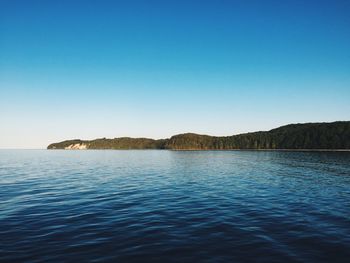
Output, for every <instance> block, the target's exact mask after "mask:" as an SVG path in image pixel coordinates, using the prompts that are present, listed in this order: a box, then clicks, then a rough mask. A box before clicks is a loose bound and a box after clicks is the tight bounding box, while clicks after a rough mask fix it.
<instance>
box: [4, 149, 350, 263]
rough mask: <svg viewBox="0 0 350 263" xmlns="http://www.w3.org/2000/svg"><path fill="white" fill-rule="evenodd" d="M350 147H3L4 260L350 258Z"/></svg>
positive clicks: (307, 260)
mask: <svg viewBox="0 0 350 263" xmlns="http://www.w3.org/2000/svg"><path fill="white" fill-rule="evenodd" d="M349 258H350V153H346V152H338V153H336V152H328V153H327V152H268V151H203V152H198V151H187V152H181V151H161V150H153V151H152V150H149V151H59V150H57V151H53V150H51V151H47V150H1V151H0V261H1V262H349V260H350V259H349Z"/></svg>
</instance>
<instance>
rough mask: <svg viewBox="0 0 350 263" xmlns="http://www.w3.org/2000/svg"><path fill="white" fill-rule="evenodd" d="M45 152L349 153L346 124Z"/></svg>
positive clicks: (65, 145)
mask: <svg viewBox="0 0 350 263" xmlns="http://www.w3.org/2000/svg"><path fill="white" fill-rule="evenodd" d="M47 149H68V150H69V149H70V150H74V149H79V150H82V149H84V150H85V149H115V150H127V149H168V150H349V149H350V121H336V122H329V123H325V122H323V123H303V124H289V125H285V126H281V127H279V128H276V129H272V130H270V131H258V132H250V133H244V134H238V135H232V136H209V135H201V134H195V133H184V134H178V135H174V136H172V137H170V138H168V139H159V140H155V139H149V138H130V137H120V138H114V139H106V138H101V139H95V140H80V139H75V140H66V141H62V142H58V143H52V144H50V145H49V146H48V147H47Z"/></svg>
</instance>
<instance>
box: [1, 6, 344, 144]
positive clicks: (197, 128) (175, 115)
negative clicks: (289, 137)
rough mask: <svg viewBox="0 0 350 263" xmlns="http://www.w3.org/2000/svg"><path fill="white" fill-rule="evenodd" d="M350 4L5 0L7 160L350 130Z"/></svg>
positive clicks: (3, 76)
mask: <svg viewBox="0 0 350 263" xmlns="http://www.w3.org/2000/svg"><path fill="white" fill-rule="evenodd" d="M349 13H350V2H349V1H340V0H339V1H330V0H329V1H307V2H303V1H298V0H297V1H283V2H282V1H264V2H262V1H115V2H113V1H98V2H97V1H77V0H76V1H50V2H49V1H47V2H42V1H16V0H15V1H4V0H0V123H1V128H0V148H46V146H47V145H48V144H50V143H53V142H58V141H62V140H67V139H76V138H77V139H78V138H79V139H95V138H102V137H106V138H114V137H124V136H128V137H148V138H155V139H159V138H168V137H170V136H172V135H174V134H178V133H186V132H194V133H200V134H208V135H216V136H225V135H234V134H239V133H245V132H252V131H259V130H270V129H273V128H277V127H279V126H282V125H286V124H291V123H306V122H333V121H342V120H344V121H346V120H350V103H349V99H350V88H349V87H350V48H349V47H350V16H349Z"/></svg>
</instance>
